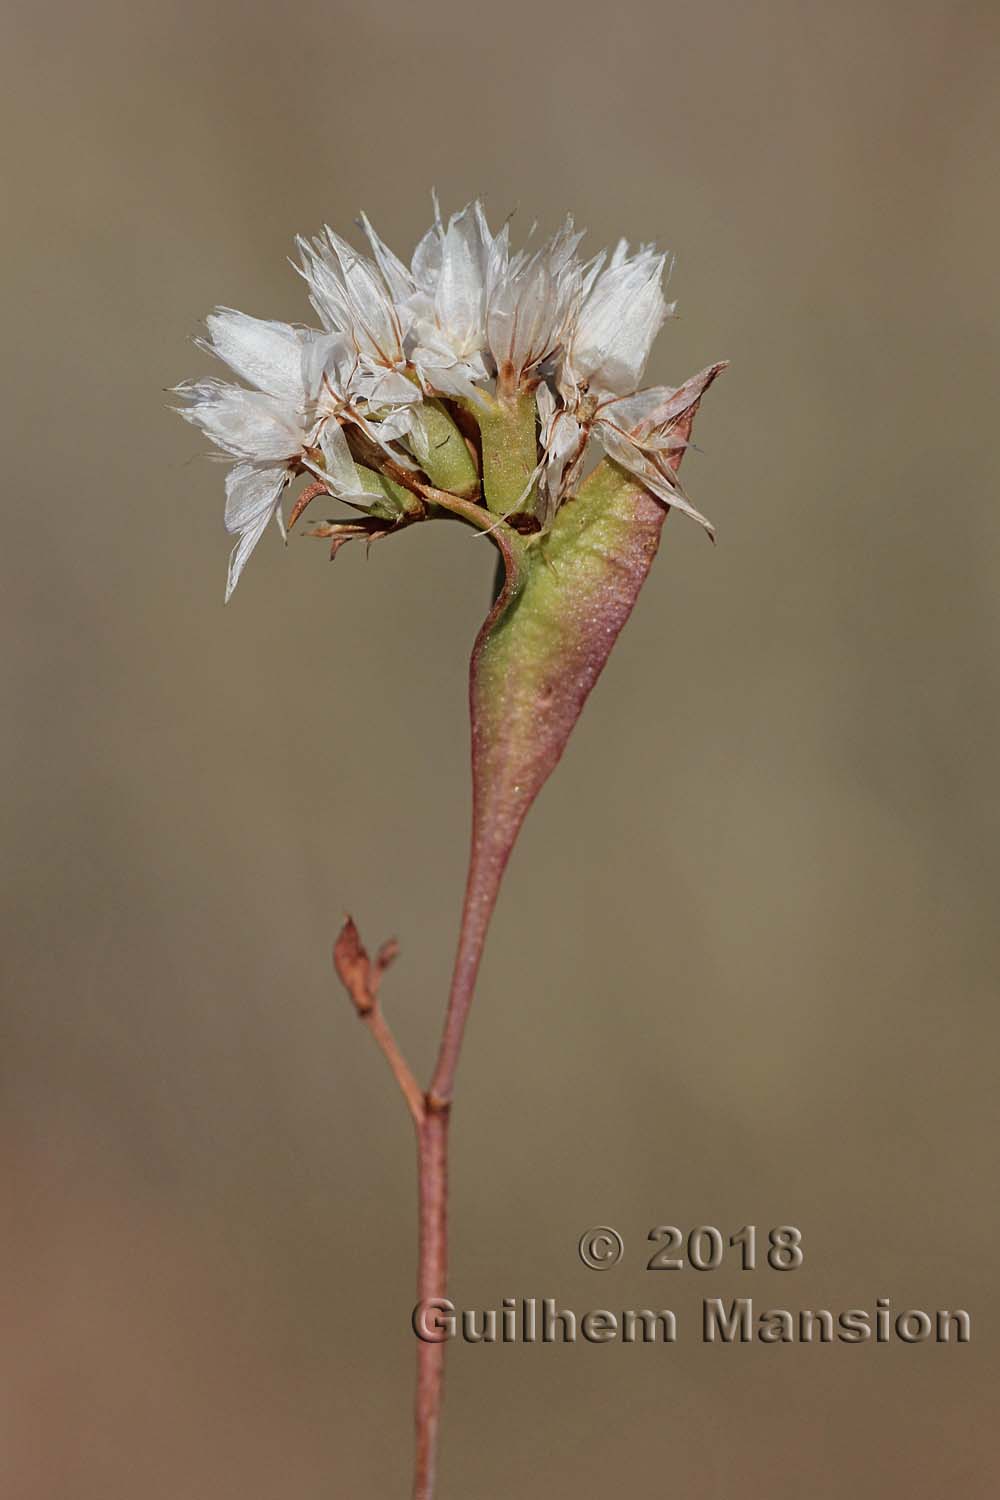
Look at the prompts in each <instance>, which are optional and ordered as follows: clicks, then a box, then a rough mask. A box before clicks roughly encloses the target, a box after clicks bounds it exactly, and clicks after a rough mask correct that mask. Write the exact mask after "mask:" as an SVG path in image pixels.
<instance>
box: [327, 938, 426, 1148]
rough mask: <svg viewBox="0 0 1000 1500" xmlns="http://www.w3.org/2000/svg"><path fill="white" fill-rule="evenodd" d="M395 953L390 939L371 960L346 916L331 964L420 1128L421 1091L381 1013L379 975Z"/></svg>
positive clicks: (423, 1109) (394, 943)
mask: <svg viewBox="0 0 1000 1500" xmlns="http://www.w3.org/2000/svg"><path fill="white" fill-rule="evenodd" d="M398 952H399V944H398V943H397V942H396V941H395V939H390V940H389V942H387V943H383V944H382V946H381V948H380V949H379V950H378V953H377V954H376V955H375V961H374V963H373V962H372V960H371V959H370V958H369V957H368V953H367V951H366V949H365V947H364V944H363V943H362V941H361V938H360V936H359V934H358V929H357V927H356V926H355V925H354V920H353V918H352V917H348V918H347V920H346V921H345V922H344V925H343V927H342V928H341V929H340V933H339V935H338V937H337V941H336V942H335V943H334V945H333V966H334V968H335V969H336V971H337V974H338V976H339V978H340V981H341V983H342V984H343V986H344V988H345V990H346V991H347V993H348V994H349V995H350V997H351V1000H352V1001H353V1002H354V1008H355V1010H356V1011H357V1013H358V1015H359V1016H360V1017H361V1019H362V1021H364V1023H365V1025H366V1026H367V1027H368V1030H369V1031H370V1032H371V1034H372V1036H373V1037H374V1038H375V1042H376V1045H377V1046H378V1048H379V1049H380V1051H381V1052H382V1055H383V1057H384V1058H385V1060H386V1062H387V1063H388V1064H389V1067H390V1068H391V1069H392V1074H393V1077H394V1078H395V1080H396V1082H397V1083H398V1084H399V1088H400V1092H401V1093H402V1095H403V1098H404V1099H405V1100H406V1107H407V1109H408V1110H409V1111H410V1115H411V1117H412V1119H413V1123H414V1125H415V1126H416V1128H417V1130H418V1131H419V1130H420V1128H421V1126H422V1125H423V1123H424V1116H425V1114H426V1104H425V1102H424V1092H423V1089H422V1088H421V1087H420V1085H419V1083H418V1082H417V1080H416V1078H415V1077H414V1076H413V1073H412V1071H411V1069H410V1066H409V1064H408V1063H407V1061H406V1059H405V1057H404V1056H403V1054H402V1052H401V1051H400V1050H399V1044H398V1043H397V1041H396V1038H395V1037H394V1036H393V1034H392V1031H391V1029H390V1027H389V1023H388V1021H387V1020H386V1019H385V1016H384V1015H383V1014H382V1008H381V1006H380V1005H379V999H378V992H379V986H380V985H381V983H382V976H383V975H384V973H385V971H386V969H387V968H388V967H389V965H390V964H391V963H392V961H393V959H394V958H395V957H396V955H397V953H398Z"/></svg>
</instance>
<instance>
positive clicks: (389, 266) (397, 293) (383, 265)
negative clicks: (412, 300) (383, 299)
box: [361, 214, 415, 303]
mask: <svg viewBox="0 0 1000 1500" xmlns="http://www.w3.org/2000/svg"><path fill="white" fill-rule="evenodd" d="M361 227H362V229H363V230H364V232H365V234H366V235H367V237H368V243H369V245H370V246H371V247H372V255H374V257H375V264H376V265H377V266H378V268H379V270H380V271H381V272H382V276H383V278H384V279H385V284H386V286H387V287H388V288H389V293H390V296H391V297H392V298H393V300H394V301H395V302H397V303H399V302H403V301H405V299H406V298H407V297H408V296H410V294H411V293H412V292H413V291H414V290H415V288H414V282H413V277H412V276H411V275H410V273H409V271H408V270H407V269H406V267H405V266H404V265H403V262H402V261H401V260H400V259H399V257H398V255H394V254H393V252H392V251H391V250H390V249H389V246H388V245H387V244H386V243H385V241H384V240H383V239H380V238H379V236H378V235H377V234H376V233H375V231H374V229H373V228H372V226H371V222H370V220H369V218H368V215H367V214H362V215H361Z"/></svg>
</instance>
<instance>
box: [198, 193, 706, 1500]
mask: <svg viewBox="0 0 1000 1500" xmlns="http://www.w3.org/2000/svg"><path fill="white" fill-rule="evenodd" d="M360 228H361V231H362V232H363V235H364V237H365V239H366V240H367V253H362V252H361V251H359V250H358V249H356V248H354V246H352V245H351V244H350V243H348V241H347V240H345V239H342V238H341V237H340V235H338V234H335V233H334V232H333V230H331V229H327V230H325V232H324V233H323V234H322V235H321V236H319V237H318V238H316V239H313V240H306V239H301V240H299V241H298V250H299V256H300V270H301V274H302V276H303V278H304V280H305V283H306V288H307V290H308V293H309V299H310V301H311V303H312V306H313V309H314V311H315V314H316V319H317V320H318V323H319V325H320V326H319V327H297V326H296V327H293V326H291V325H289V324H287V323H276V322H267V321H262V320H260V319H257V318H251V317H247V316H246V315H245V314H243V313H239V312H234V311H232V310H231V309H228V308H219V309H218V310H217V311H216V312H214V313H212V314H211V315H210V316H209V318H208V320H207V336H206V337H205V338H204V339H203V340H202V341H201V343H202V346H203V347H204V348H205V349H206V350H208V352H209V353H211V354H212V355H214V356H216V357H217V358H218V359H219V360H221V361H222V362H223V364H225V365H227V366H228V367H229V369H230V370H231V371H232V372H233V373H234V374H235V375H236V376H237V377H238V378H239V380H240V381H241V382H242V384H233V383H231V382H227V381H220V380H215V379H206V380H199V381H195V382H193V383H190V384H186V385H182V386H180V387H178V394H179V395H180V396H181V397H183V399H184V401H185V403H186V404H185V405H184V406H183V408H181V410H182V414H183V415H184V416H185V417H186V418H187V419H188V421H190V422H193V423H194V424H195V425H196V426H197V427H200V428H201V429H202V430H203V431H204V432H205V433H206V434H207V436H208V437H209V438H210V439H211V440H212V442H213V443H215V444H216V445H217V447H218V448H220V449H221V450H222V452H223V454H225V455H226V456H227V457H228V458H229V459H230V460H232V466H231V467H230V469H229V470H228V472H227V474H226V510H225V519H226V527H227V529H228V530H229V531H230V533H232V534H233V535H235V537H236V538H237V540H236V544H235V546H234V548H233V551H232V555H231V557H230V561H229V575H228V581H227V586H226V597H227V599H228V597H229V596H230V595H231V593H232V591H233V589H234V588H235V587H236V584H237V582H238V580H239V578H240V576H241V574H242V572H243V569H244V567H245V565H246V562H247V559H248V558H249V556H250V553H251V552H252V551H253V550H254V548H255V547H256V545H257V543H258V541H259V540H260V539H261V537H262V536H263V534H264V532H265V531H266V529H267V527H268V525H269V523H270V522H271V521H272V520H274V521H275V523H276V524H277V526H278V528H279V530H280V531H281V533H282V535H285V533H286V524H287V526H288V527H290V526H291V525H293V524H294V523H295V522H297V521H298V520H299V519H300V518H301V517H302V516H303V515H304V513H305V511H306V509H307V507H309V506H310V505H311V504H314V503H315V502H316V501H318V500H320V499H329V498H333V499H336V500H338V501H340V502H342V503H343V505H344V506H345V507H346V508H347V513H346V514H345V515H341V516H340V517H339V518H337V519H333V520H325V521H323V522H322V523H321V524H318V525H315V526H313V527H312V528H311V530H310V531H309V533H308V534H309V535H310V536H314V537H325V538H327V539H328V540H329V543H330V552H331V556H336V554H337V552H338V551H339V549H340V548H341V547H342V546H343V545H344V544H345V543H347V542H349V541H351V540H352V539H354V538H363V539H365V540H366V541H367V543H368V544H369V545H370V544H372V543H373V542H377V541H380V540H383V539H385V538H387V537H390V536H394V535H396V534H397V533H398V532H403V531H405V530H406V529H407V528H408V527H410V526H414V525H417V524H424V523H427V522H438V521H448V522H450V523H452V524H453V525H454V524H456V523H457V524H459V525H463V526H466V527H469V528H473V529H474V530H476V531H478V532H480V533H485V534H486V535H487V536H488V537H489V539H490V540H491V542H492V543H493V545H494V546H495V547H496V549H497V551H498V553H499V559H498V562H499V568H498V580H497V586H496V588H495V590H494V600H493V604H492V608H491V609H490V611H489V613H488V615H487V617H486V620H485V621H484V623H483V626H482V628H481V629H480V631H479V634H478V636H477V637H476V640H475V644H474V645H473V648H472V661H471V671H470V706H471V719H472V783H473V812H472V849H471V856H470V861H469V870H468V877H467V883H466V890H465V901H464V906H463V910H462V920H461V929H460V934H459V940H458V951H457V955H456V958H455V966H454V973H453V978H452V985H451V992H450V995H449V999H448V1004H447V1009H446V1012H445V1018H444V1027H443V1032H442V1036H441V1042H440V1049H439V1052H438V1057H437V1063H436V1066H435V1068H434V1072H433V1076H432V1077H431V1079H430V1082H429V1084H428V1086H427V1087H426V1088H425V1087H423V1086H422V1085H421V1084H420V1083H418V1081H417V1079H416V1077H415V1076H414V1074H413V1072H412V1070H411V1069H410V1067H409V1065H408V1064H407V1062H406V1060H405V1059H404V1057H403V1055H402V1053H401V1051H400V1049H399V1047H398V1045H397V1043H396V1041H395V1039H394V1037H393V1035H392V1033H391V1031H390V1029H389V1026H388V1024H387V1022H386V1020H385V1017H384V1014H383V1011H382V1008H381V1002H380V994H379V992H380V987H381V982H382V979H383V976H384V973H385V971H386V969H387V967H388V966H389V964H390V963H391V962H392V960H393V959H394V958H395V956H396V946H395V944H394V943H387V944H384V945H383V946H382V948H381V949H380V950H379V952H378V954H377V956H376V957H375V958H374V959H371V958H370V957H369V955H368V953H367V952H366V951H365V948H364V947H363V945H362V943H361V939H360V937H359V935H358V932H357V929H356V927H355V925H354V923H353V921H351V919H350V918H348V920H347V922H346V924H345V925H344V927H343V929H342V930H341V932H340V934H339V936H338V938H337V940H336V943H335V944H334V963H335V967H336V971H337V973H338V975H339V977H340V979H341V981H342V982H343V984H344V986H345V988H346V989H347V991H348V994H349V995H350V997H351V1000H352V1001H353V1003H354V1006H355V1007H356V1010H357V1012H358V1014H359V1016H361V1018H362V1019H363V1020H364V1022H365V1024H366V1025H367V1027H368V1029H369V1030H370V1031H371V1033H372V1035H373V1037H374V1038H375V1040H376V1042H377V1043H378V1045H379V1047H380V1048H381V1049H382V1051H383V1053H384V1054H385V1057H386V1059H387V1061H388V1063H389V1066H390V1067H391V1069H392V1072H393V1074H394V1076H395V1078H396V1081H397V1083H398V1084H399V1087H400V1089H401V1091H402V1094H403V1097H404V1099H405V1102H406V1105H407V1107H408V1109H409V1112H410V1115H411V1117H412V1120H413V1124H414V1127H415V1130H416V1139H417V1164H418V1182H419V1221H420V1222H419V1255H418V1262H419V1265H418V1298H419V1300H420V1301H421V1302H433V1301H434V1300H435V1299H441V1298H443V1297H444V1296H445V1293H446V1288H447V1260H448V1233H447V1213H448V1137H449V1121H450V1117H451V1109H452V1099H453V1095H454V1088H455V1073H456V1068H457V1065H458V1060H459V1054H460V1051H461V1047H462V1038H463V1033H464V1030H465V1024H466V1020H467V1018H468V1014H469V1008H470V1005H471V1003H472V998H473V991H474V988H475V983H476V976H477V973H478V970H479V964H480V959H481V957H482V953H483V945H484V942H485V939H486V933H487V928H488V926H489V922H490V918H491V915H492V912H493V908H494V905H495V903H496V899H497V893H498V890H499V886H500V882H501V879H502V877H503V873H504V869H505V867H506V865H507V861H508V858H509V856H510V853H511V849H512V848H513V845H514V841H515V840H516V838H517V835H518V832H519V831H520V828H521V825H522V823H523V821H524V818H525V815H526V813H527V812H528V809H529V808H530V806H531V804H532V802H533V801H534V799H535V797H536V796H537V795H538V792H539V790H540V789H541V787H542V785H543V784H544V782H545V781H546V779H547V778H548V776H549V774H550V773H551V771H552V770H553V768H554V767H555V765H556V763H557V762H558V760H559V758H560V756H561V755H562V752H563V749H564V748H565V745H566V741H567V739H568V737H569V734H570V732H571V730H572V728H573V726H574V724H575V723H576V721H577V719H578V717H579V715H580V711H581V709H582V708H583V705H584V702H585V701H586V699H587V696H588V694H589V693H590V690H591V688H592V687H593V685H594V683H595V681H596V680H597V677H598V676H599V674H600V672H601V670H602V668H603V666H604V663H605V662H606V661H607V658H608V655H609V653H610V651H611V648H612V646H613V645H614V643H615V640H616V639H617V636H618V633H619V631H620V630H621V628H622V626H623V625H624V623H625V621H626V620H627V618H628V616H629V614H630V612H631V610H632V606H633V605H634V603H635V601H636V598H637V596H638V593H639V590H640V588H641V587H642V585H643V582H644V581H645V579H646V575H647V573H648V572H649V568H650V565H651V563H652V561H653V558H654V556H655V554H656V551H657V547H658V545H659V540H660V532H661V530H662V527H663V522H664V520H665V519H666V516H667V514H668V513H669V511H671V510H679V511H682V512H683V513H684V514H685V515H687V516H690V517H691V518H692V519H693V520H694V521H695V522H697V524H698V525H700V526H702V527H704V528H705V530H706V532H707V533H708V534H709V536H711V535H712V528H711V526H710V525H709V523H708V521H706V519H705V517H704V516H702V515H700V514H699V512H698V511H697V510H695V509H694V507H693V506H692V504H691V503H690V501H689V500H688V498H687V496H686V495H685V493H684V491H683V490H682V489H681V485H680V481H679V478H678V469H679V467H680V464H681V460H682V459H683V457H684V454H685V450H686V448H687V447H688V444H689V442H690V439H691V428H692V423H693V421H694V417H695V413H696V411H697V408H698V404H699V402H700V401H701V398H702V396H703V395H704V393H705V391H706V390H707V389H708V387H709V385H711V383H712V381H713V380H714V379H715V377H716V376H717V375H718V374H719V372H720V370H722V369H724V368H725V366H724V365H723V364H714V365H710V366H709V367H708V368H707V369H705V370H702V371H701V372H700V374H698V375H694V376H692V377H691V379H689V380H687V381H685V382H684V384H682V385H679V386H676V387H672V386H647V387H643V386H642V385H641V381H642V375H643V370H644V369H645V366H646V361H647V358H648V355H649V351H650V347H651V345H652V343H653V340H654V339H655V337H656V335H657V333H658V332H659V330H660V327H661V326H662V324H663V322H664V320H665V319H666V318H667V316H668V315H669V314H670V312H671V311H672V307H671V306H669V305H668V304H667V303H666V301H665V300H664V296H663V291H662V285H661V284H662V280H663V275H664V271H665V268H666V257H665V256H664V255H663V254H661V253H660V252H658V251H657V250H656V249H655V247H653V246H652V245H642V246H641V247H640V248H639V249H638V250H636V251H634V252H632V251H630V249H629V246H628V245H627V244H626V243H625V241H622V242H620V243H619V245H618V246H617V248H616V249H615V250H614V252H613V253H612V254H611V255H610V256H608V255H605V254H604V253H601V254H598V255H596V256H594V257H592V258H590V259H585V258H583V257H581V255H580V254H579V250H580V245H581V242H582V239H583V236H582V235H581V234H580V233H578V232H577V230H576V229H575V228H574V225H573V221H572V219H569V218H568V219H567V220H566V222H565V223H564V224H563V226H562V227H561V228H560V229H559V230H558V231H557V232H556V234H554V235H553V236H552V238H551V239H549V240H547V241H545V242H544V243H540V244H538V245H537V246H536V247H535V248H531V247H530V243H529V248H527V249H521V250H517V251H512V250H511V247H510V234H509V224H504V226H503V227H502V228H501V229H500V230H499V232H497V233H494V232H493V231H492V230H491V229H490V227H489V224H488V222H487V219H486V215H485V213H484V211H483V207H482V205H481V204H480V203H478V202H477V203H473V204H471V205H469V206H468V207H467V208H465V209H463V210H462V211H461V212H460V213H457V214H455V215H454V216H453V217H452V218H451V219H449V221H448V223H447V224H445V223H444V222H443V220H442V218H441V215H440V212H439V211H438V210H437V204H436V201H435V218H434V223H433V224H432V226H431V228H430V229H429V230H428V231H427V233H426V234H425V235H424V237H423V239H422V240H421V241H420V243H419V244H418V246H417V248H416V250H415V251H414V254H413V257H412V259H411V261H410V263H409V265H407V264H405V263H404V262H403V261H402V260H400V259H398V258H397V256H396V255H395V254H394V253H393V252H392V251H391V250H390V249H389V247H388V246H387V245H386V244H384V243H383V241H382V240H381V239H380V238H379V236H378V235H377V234H376V232H375V230H374V229H373V228H372V226H371V224H370V223H369V222H368V220H367V218H365V217H364V216H362V219H361V221H360ZM591 455H593V456H595V457H596V459H597V462H596V465H593V464H591V465H590V467H589V472H588V460H589V459H590V457H591ZM296 482H298V483H299V484H300V486H301V487H300V492H299V493H298V495H297V497H296V498H295V500H294V503H293V505H292V507H291V511H290V514H289V517H288V521H287V523H286V521H285V520H284V519H283V512H282V502H283V499H284V496H285V492H286V490H288V488H289V487H290V486H292V485H294V484H296ZM444 1347H445V1346H444V1343H443V1342H437V1341H425V1340H420V1341H418V1344H417V1395H416V1458H415V1471H414V1489H413V1493H414V1496H415V1497H416V1500H429V1497H431V1496H432V1494H433V1493H434V1476H435V1464H436V1454H437V1446H438V1426H439V1419H440V1411H441V1397H442V1380H443V1372H444Z"/></svg>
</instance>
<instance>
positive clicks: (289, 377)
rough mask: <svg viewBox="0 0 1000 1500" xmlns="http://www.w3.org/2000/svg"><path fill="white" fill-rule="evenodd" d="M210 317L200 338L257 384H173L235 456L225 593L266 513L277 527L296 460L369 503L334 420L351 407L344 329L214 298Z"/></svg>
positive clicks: (196, 418)
mask: <svg viewBox="0 0 1000 1500" xmlns="http://www.w3.org/2000/svg"><path fill="white" fill-rule="evenodd" d="M207 325H208V338H207V339H205V340H203V341H201V342H202V347H203V348H205V349H206V350H208V351H209V352H210V353H212V354H214V355H216V356H217V357H218V358H219V359H221V360H222V361H223V362H224V363H225V364H227V365H228V366H229V368H230V369H231V370H232V371H233V372H234V374H236V375H240V376H242V377H243V379H244V380H246V381H248V382H250V384H252V385H253V386H255V387H256V389H255V390H246V389H245V388H244V387H243V386H237V385H230V384H227V383H226V382H225V381H221V380H199V381H192V382H189V383H187V384H184V385H181V386H178V387H177V391H178V394H180V395H181V396H183V397H184V399H185V400H186V401H188V402H189V405H188V406H186V407H182V408H179V410H180V413H181V415H182V416H183V417H184V418H185V419H186V420H187V421H189V422H192V423H193V424H194V425H195V426H196V427H200V428H201V430H202V431H203V432H204V433H205V434H206V435H207V436H208V437H209V438H211V440H212V442H213V443H215V444H216V446H217V447H219V448H221V449H222V451H223V452H224V453H226V454H228V455H229V456H230V457H232V458H235V459H238V460H239V462H238V463H236V464H235V466H234V467H233V468H232V469H230V471H229V473H228V474H227V475H226V511H225V523H226V530H227V531H228V532H229V533H230V535H234V536H237V537H238V541H237V543H236V546H235V547H234V548H233V552H232V556H231V557H230V560H229V574H228V578H227V583H226V598H227V599H228V598H229V597H230V595H231V594H232V592H233V589H234V588H235V587H236V584H237V582H238V581H239V577H240V574H241V573H242V571H243V568H244V566H245V565H246V561H247V558H248V557H249V556H250V553H251V552H252V551H253V549H254V547H255V546H256V545H257V543H258V542H259V540H260V538H261V537H262V536H263V534H264V531H265V530H266V528H267V524H268V522H269V521H270V520H271V519H272V518H274V520H275V521H276V522H277V523H278V527H279V529H280V530H281V533H282V535H284V522H283V519H282V515H281V493H282V491H283V490H284V488H285V486H286V485H287V484H288V482H289V481H290V480H291V478H292V477H293V474H294V473H295V472H296V471H297V470H298V469H300V468H305V469H309V470H311V471H312V472H313V473H314V474H316V475H317V476H318V477H320V478H322V479H323V480H324V482H325V483H327V485H328V488H329V489H330V491H331V493H333V494H335V495H337V496H339V497H340V498H342V499H345V500H348V501H349V502H351V503H352V504H367V503H369V502H370V496H368V495H366V493H365V491H364V489H363V488H362V486H361V483H360V481H359V478H358V473H357V468H356V466H355V464H354V460H353V459H352V457H351V454H350V450H349V448H348V446H347V441H346V439H345V437H344V433H343V430H342V428H341V426H340V422H339V420H338V418H339V416H340V414H341V413H342V412H343V411H345V410H350V398H349V397H348V396H347V395H346V393H345V391H344V389H343V388H342V387H343V386H344V384H345V379H344V374H343V371H344V367H345V362H346V360H347V358H348V354H347V351H346V349H345V345H344V341H343V339H342V338H341V337H340V336H339V335H330V334H320V333H316V332H313V331H312V330H308V329H301V328H293V327H291V325H290V324H288V323H273V322H267V321H264V320H262V319H260V318H251V317H248V316H247V315H246V314H245V313H240V312H235V311H233V310H232V309H231V308H219V309H218V310H217V311H216V312H214V313H212V314H211V315H210V316H209V317H208V319H207ZM320 457H322V463H319V462H317V460H318V459H319V458H320Z"/></svg>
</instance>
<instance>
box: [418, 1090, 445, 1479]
mask: <svg viewBox="0 0 1000 1500" xmlns="http://www.w3.org/2000/svg"><path fill="white" fill-rule="evenodd" d="M449 1114H450V1111H449V1110H448V1108H447V1107H445V1108H436V1107H434V1106H431V1105H430V1104H428V1108H427V1110H426V1112H425V1115H424V1118H423V1121H422V1123H421V1124H420V1125H419V1126H418V1128H417V1158H418V1160H417V1171H418V1181H419V1193H420V1261H419V1267H418V1271H417V1301H418V1302H419V1303H420V1304H422V1305H426V1304H427V1303H428V1302H437V1301H440V1300H441V1299H442V1298H443V1297H444V1295H445V1293H446V1291H447V1287H448V1122H449ZM444 1351H445V1345H444V1343H443V1342H441V1343H433V1342H425V1341H424V1340H423V1339H421V1340H420V1341H419V1342H418V1344H417V1399H416V1408H415V1412H414V1415H415V1418H416V1429H417V1452H416V1460H415V1464H414V1472H413V1500H431V1497H432V1496H433V1494H434V1476H435V1472H436V1468H437V1447H438V1428H439V1425H440V1421H441V1392H442V1385H443V1381H444Z"/></svg>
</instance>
